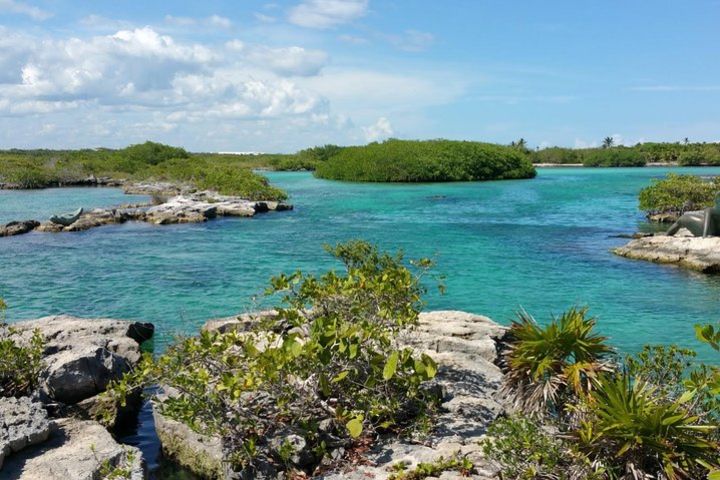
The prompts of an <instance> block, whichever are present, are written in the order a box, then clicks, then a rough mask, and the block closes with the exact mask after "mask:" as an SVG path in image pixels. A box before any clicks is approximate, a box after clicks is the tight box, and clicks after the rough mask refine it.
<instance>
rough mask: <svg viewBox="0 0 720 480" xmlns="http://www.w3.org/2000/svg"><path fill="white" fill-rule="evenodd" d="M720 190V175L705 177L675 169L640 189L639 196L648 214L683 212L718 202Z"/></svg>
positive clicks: (643, 208) (677, 213)
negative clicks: (676, 171)
mask: <svg viewBox="0 0 720 480" xmlns="http://www.w3.org/2000/svg"><path fill="white" fill-rule="evenodd" d="M718 194H720V178H716V179H714V180H712V181H707V180H703V179H702V178H700V177H696V176H694V175H677V174H674V173H671V174H669V175H668V176H667V178H664V179H662V180H654V181H653V183H652V185H650V186H649V187H645V188H643V189H642V190H640V195H639V197H638V199H639V202H640V210H644V211H645V212H646V213H647V214H648V215H657V214H673V215H676V216H679V215H682V214H683V213H685V212H688V211H692V210H700V209H702V208H705V207H710V206H712V205H714V204H715V198H716V197H717V195H718Z"/></svg>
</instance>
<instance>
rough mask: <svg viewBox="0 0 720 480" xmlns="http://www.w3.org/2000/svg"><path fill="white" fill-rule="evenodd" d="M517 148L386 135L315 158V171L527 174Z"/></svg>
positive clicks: (384, 176)
mask: <svg viewBox="0 0 720 480" xmlns="http://www.w3.org/2000/svg"><path fill="white" fill-rule="evenodd" d="M535 173H536V172H535V169H534V167H533V166H532V165H531V163H530V160H529V158H528V157H527V155H525V154H524V153H523V152H522V150H521V149H518V148H515V147H506V146H501V145H494V144H490V143H480V142H460V141H451V140H428V141H410V140H395V139H391V140H387V141H385V142H382V143H377V142H374V143H370V144H368V145H365V146H358V147H345V148H342V149H341V150H339V151H338V152H337V153H335V154H334V155H332V156H330V157H329V158H328V159H327V160H324V161H321V162H319V163H318V165H317V168H316V170H315V175H316V176H318V177H320V178H326V179H331V180H345V181H357V182H453V181H478V180H508V179H519V178H532V177H534V176H535Z"/></svg>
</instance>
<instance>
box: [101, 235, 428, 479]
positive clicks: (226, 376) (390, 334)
mask: <svg viewBox="0 0 720 480" xmlns="http://www.w3.org/2000/svg"><path fill="white" fill-rule="evenodd" d="M328 250H329V252H330V253H332V255H333V256H335V257H336V258H337V259H338V260H340V261H341V263H342V264H343V267H344V271H343V272H342V273H337V272H335V271H331V272H328V273H326V274H324V275H322V276H314V275H307V274H304V273H302V272H296V273H294V274H291V275H280V276H277V277H275V278H273V279H272V280H271V286H270V288H269V289H268V291H267V293H268V295H271V296H272V297H273V298H277V297H278V296H279V298H278V301H279V302H280V304H279V306H278V308H277V309H276V311H277V316H275V317H273V318H270V319H266V320H265V321H263V322H261V323H260V324H259V325H258V326H257V328H256V329H255V330H253V331H251V332H228V333H218V332H203V333H202V334H201V335H200V336H199V337H194V338H187V339H184V340H181V341H180V342H178V343H177V344H175V345H173V346H172V347H170V348H169V349H168V351H167V352H166V353H164V354H163V355H162V356H160V357H159V358H158V359H157V360H153V359H152V358H150V357H146V358H145V359H144V360H143V362H142V363H141V365H140V367H138V368H137V369H136V370H135V371H134V372H133V373H132V374H131V375H129V376H128V377H126V378H125V379H124V380H123V381H122V382H120V383H117V384H114V385H113V386H112V387H111V388H110V390H109V392H110V393H109V395H112V396H115V397H117V398H118V399H119V400H121V401H122V400H123V399H124V396H125V394H126V393H127V392H129V391H131V390H132V389H133V388H135V387H137V386H138V385H140V384H146V383H159V384H161V385H164V386H166V387H170V388H171V389H174V390H175V391H176V392H177V394H175V395H170V396H168V397H167V398H161V399H158V400H157V401H158V404H159V408H160V410H161V411H162V412H163V413H164V414H165V415H167V416H169V417H171V418H173V419H175V420H178V421H181V422H184V423H185V424H187V425H189V426H190V427H192V428H193V429H195V430H197V431H201V432H204V433H212V434H217V435H220V436H221V437H222V439H223V445H224V450H225V454H226V459H227V460H228V461H229V462H230V463H231V464H232V465H233V466H234V468H236V469H237V470H241V471H244V472H246V473H249V472H252V471H254V470H255V469H265V470H267V469H277V470H293V469H300V468H302V469H305V470H306V471H307V472H311V471H312V469H313V468H314V467H315V465H317V464H318V463H319V462H320V461H321V460H322V459H323V458H324V457H325V456H326V455H327V454H328V453H329V452H330V451H331V450H334V449H336V448H337V447H339V446H345V447H347V446H350V445H352V443H353V442H354V441H356V440H355V439H358V438H359V437H362V436H366V435H370V434H372V433H374V432H378V431H386V430H390V429H392V430H398V429H403V428H405V427H407V426H410V425H412V424H413V422H414V421H415V419H417V418H421V417H423V416H424V415H427V414H428V413H429V412H431V411H432V409H433V408H434V405H435V404H436V401H437V397H436V395H435V394H434V393H433V391H432V390H430V389H427V388H426V387H425V383H426V382H427V381H428V380H430V379H432V378H433V377H434V376H435V372H436V370H437V366H436V364H435V362H434V361H433V360H432V358H430V357H429V356H427V355H424V354H423V355H416V354H415V353H414V352H413V351H412V350H411V349H409V348H407V347H403V346H402V345H401V344H400V343H399V340H398V336H399V335H400V333H401V332H403V331H404V330H406V329H407V328H410V327H412V326H413V325H415V324H416V322H417V318H418V313H419V310H420V308H421V306H422V302H421V294H422V293H423V292H424V289H423V288H422V287H421V285H420V283H419V278H420V277H419V275H421V274H422V273H424V272H425V271H426V270H427V269H428V268H429V267H430V263H429V261H427V260H423V261H420V262H417V263H415V265H416V268H417V269H418V270H417V273H413V272H412V271H411V270H410V269H408V268H407V267H406V266H405V265H404V264H403V257H402V255H401V254H397V255H390V254H387V253H381V252H379V251H378V250H377V249H376V248H375V247H373V246H371V245H369V244H367V243H364V242H349V243H347V244H341V245H338V246H336V247H334V248H329V249H328ZM298 438H299V439H301V440H298V441H295V440H294V439H298ZM302 444H306V445H307V446H306V447H304V448H303V447H298V445H302ZM308 457H309V458H308Z"/></svg>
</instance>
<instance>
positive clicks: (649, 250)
mask: <svg viewBox="0 0 720 480" xmlns="http://www.w3.org/2000/svg"><path fill="white" fill-rule="evenodd" d="M613 252H614V253H616V254H617V255H620V256H622V257H626V258H632V259H638V260H648V261H651V262H655V263H669V264H676V265H679V266H681V267H684V268H688V269H691V270H697V271H699V272H703V273H719V272H720V237H707V238H701V237H687V236H668V235H654V236H652V237H643V238H638V239H635V240H632V241H630V242H629V243H628V244H627V245H624V246H622V247H618V248H616V249H615V250H613Z"/></svg>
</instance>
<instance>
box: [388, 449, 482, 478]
mask: <svg viewBox="0 0 720 480" xmlns="http://www.w3.org/2000/svg"><path fill="white" fill-rule="evenodd" d="M391 470H392V471H393V472H394V473H391V474H390V476H389V477H388V480H425V479H426V478H430V477H432V478H436V477H439V476H441V475H442V474H443V473H445V472H457V474H459V475H460V476H461V477H469V476H470V475H471V474H473V473H476V471H475V464H474V463H473V462H472V461H471V460H470V459H469V458H467V457H463V456H462V455H460V454H459V453H457V454H455V455H453V456H451V457H449V458H444V457H439V458H438V459H436V460H434V461H432V462H421V463H418V464H417V465H416V466H415V467H414V468H408V467H407V465H406V464H405V463H396V464H395V465H393V466H392V467H391Z"/></svg>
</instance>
